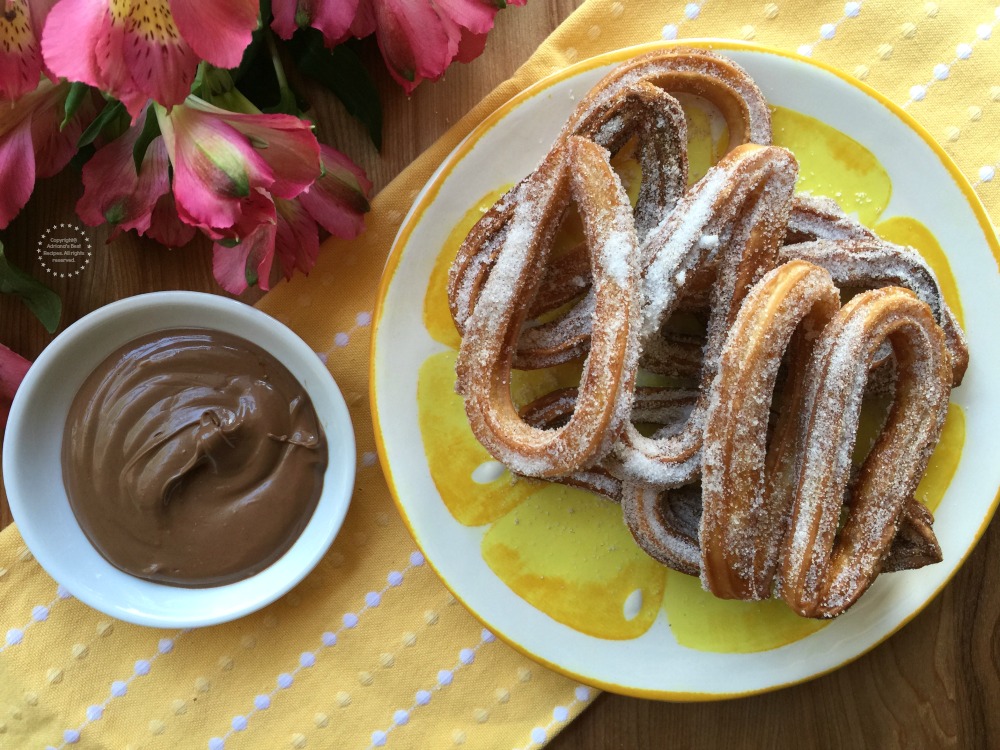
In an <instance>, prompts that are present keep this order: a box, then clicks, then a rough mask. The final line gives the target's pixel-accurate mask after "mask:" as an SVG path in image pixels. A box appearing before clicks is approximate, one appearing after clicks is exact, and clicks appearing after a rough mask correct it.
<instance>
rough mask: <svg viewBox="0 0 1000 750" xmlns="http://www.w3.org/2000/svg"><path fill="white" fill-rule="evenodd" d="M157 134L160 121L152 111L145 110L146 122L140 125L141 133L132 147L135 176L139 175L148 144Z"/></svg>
mask: <svg viewBox="0 0 1000 750" xmlns="http://www.w3.org/2000/svg"><path fill="white" fill-rule="evenodd" d="M159 134H160V121H159V119H158V118H157V117H156V115H155V114H154V113H153V112H152V111H149V110H147V112H146V121H145V122H144V123H143V125H142V132H141V133H139V138H138V139H136V142H135V145H134V146H132V161H134V162H135V172H136V174H138V173H139V168H140V167H141V166H142V160H143V159H145V158H146V150H147V149H148V148H149V144H150V143H152V142H153V139H154V138H156V136H158V135H159Z"/></svg>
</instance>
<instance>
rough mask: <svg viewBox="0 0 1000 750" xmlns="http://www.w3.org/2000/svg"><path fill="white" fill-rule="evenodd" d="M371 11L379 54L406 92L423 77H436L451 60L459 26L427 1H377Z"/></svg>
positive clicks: (458, 35) (438, 76) (459, 36)
mask: <svg viewBox="0 0 1000 750" xmlns="http://www.w3.org/2000/svg"><path fill="white" fill-rule="evenodd" d="M374 12H375V21H376V36H377V39H378V46H379V49H381V50H382V57H384V58H385V62H386V65H388V67H389V73H390V74H391V75H392V77H393V78H395V79H396V81H398V82H399V84H400V85H401V86H402V87H403V88H404V89H405V90H406V93H407V94H409V93H411V92H412V91H413V89H414V88H416V86H417V84H418V83H420V81H421V80H422V79H424V78H428V79H431V80H434V79H437V78H440V77H441V75H442V74H443V73H444V71H445V69H446V68H447V67H448V65H449V64H450V63H451V61H452V60H454V59H455V55H456V54H457V53H458V44H459V41H460V40H461V36H462V35H461V31H460V29H459V26H458V24H456V23H455V22H454V21H452V20H451V18H450V17H448V16H447V15H445V14H444V12H443V11H441V10H439V9H437V8H436V7H435V6H434V5H433V4H432V3H431V2H430V0H380V2H376V3H374Z"/></svg>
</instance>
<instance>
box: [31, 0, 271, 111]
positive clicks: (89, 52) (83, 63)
mask: <svg viewBox="0 0 1000 750" xmlns="http://www.w3.org/2000/svg"><path fill="white" fill-rule="evenodd" d="M257 22H258V4H257V0H114V2H112V0H59V1H58V2H57V3H56V5H55V7H54V8H53V9H52V11H51V13H50V14H49V17H48V21H47V22H46V24H45V30H44V32H43V35H42V52H43V54H44V57H45V63H46V64H47V65H48V66H49V67H50V68H51V70H52V71H53V72H54V73H55V74H56V75H58V76H61V77H64V78H68V79H69V80H71V81H82V82H84V83H87V84H90V85H91V86H96V87H98V88H100V89H103V90H104V91H107V92H109V93H111V94H112V95H113V96H115V97H117V98H118V99H120V100H121V101H122V103H123V104H125V106H126V107H127V108H128V111H129V113H130V114H131V115H132V117H133V119H134V118H136V117H138V116H139V113H140V112H141V111H142V109H143V107H144V106H145V105H146V101H147V100H148V99H153V100H154V101H156V102H159V103H160V104H162V105H164V106H166V107H171V106H173V105H175V104H180V103H181V102H183V101H184V99H185V97H186V96H187V95H188V93H189V92H190V90H191V84H192V82H193V81H194V76H195V73H196V71H197V68H198V61H199V60H207V61H208V62H210V63H211V64H212V65H215V66H217V67H220V68H235V67H236V66H237V65H239V64H240V60H241V59H242V57H243V50H244V49H246V47H247V45H248V44H249V43H250V36H251V34H252V32H253V30H254V29H255V28H256V27H257Z"/></svg>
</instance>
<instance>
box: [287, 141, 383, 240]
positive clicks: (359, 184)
mask: <svg viewBox="0 0 1000 750" xmlns="http://www.w3.org/2000/svg"><path fill="white" fill-rule="evenodd" d="M320 148H321V149H322V154H323V167H324V169H325V172H324V174H323V176H322V177H320V178H319V179H318V180H316V182H315V184H313V186H312V187H310V188H309V189H308V190H307V191H306V192H304V193H302V195H300V196H299V202H300V203H301V204H302V206H303V208H305V209H306V211H308V212H309V214H310V216H312V218H313V219H315V220H316V221H317V222H319V224H320V225H321V226H322V227H323V228H324V229H325V230H326V231H328V232H329V233H330V234H332V235H334V236H336V237H342V238H344V239H349V238H352V237H357V236H358V234H360V233H361V231H362V230H363V229H364V226H365V223H364V214H365V213H366V212H367V211H368V209H369V205H368V195H369V194H370V193H371V187H372V184H371V182H370V181H369V180H368V178H367V177H366V176H365V173H364V172H363V171H362V170H361V168H360V167H359V166H358V165H356V164H355V163H354V162H352V161H351V160H350V159H348V158H347V157H346V156H344V155H343V154H342V153H340V152H339V151H337V150H336V149H333V148H330V147H329V146H326V145H323V146H321V147H320Z"/></svg>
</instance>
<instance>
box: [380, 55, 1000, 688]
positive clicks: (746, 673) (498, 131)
mask: <svg viewBox="0 0 1000 750" xmlns="http://www.w3.org/2000/svg"><path fill="white" fill-rule="evenodd" d="M685 44H691V42H689V41H686V42H685ZM699 44H701V46H711V47H714V48H717V49H720V50H722V51H723V52H724V54H726V55H729V56H731V57H732V58H733V59H734V60H736V62H738V63H739V64H740V65H742V66H743V67H744V68H746V69H747V71H748V72H749V73H750V74H751V75H752V76H753V78H754V79H755V80H756V82H757V83H758V85H759V86H760V88H761V89H762V90H763V92H764V94H765V96H766V97H767V99H768V101H769V102H770V103H771V104H772V105H779V106H782V107H786V108H789V109H792V110H796V111H798V112H800V113H803V114H806V115H809V116H811V117H814V118H816V119H818V120H820V121H822V122H824V123H826V124H828V125H830V126H832V127H834V128H836V129H837V130H839V131H842V132H843V133H844V134H846V135H848V136H850V137H851V138H853V139H855V140H857V141H859V142H860V143H861V144H862V145H864V146H865V147H867V149H869V150H870V151H871V152H872V153H873V154H874V155H875V157H876V158H877V159H878V160H879V161H880V162H881V164H882V165H883V166H884V168H885V170H886V172H888V174H889V176H890V177H891V180H892V186H893V190H892V196H891V201H890V202H889V204H888V205H887V207H886V209H885V212H884V214H883V217H891V216H897V215H908V216H913V217H917V218H919V220H920V221H922V222H923V223H924V224H925V225H926V226H927V227H928V228H929V229H930V230H931V232H933V234H934V235H935V236H936V237H937V239H938V240H939V241H940V243H941V245H942V247H943V249H944V251H945V253H946V254H947V255H948V258H949V260H950V263H951V268H952V271H953V273H954V276H955V280H956V282H957V286H958V289H959V291H960V294H961V298H962V301H963V306H964V312H965V326H966V330H967V333H968V340H969V347H970V350H971V353H972V360H971V365H970V367H969V371H968V374H967V375H966V377H965V382H964V384H963V385H962V387H961V388H959V389H957V390H956V391H955V392H954V393H953V396H952V401H953V403H956V404H958V405H960V406H961V407H962V409H963V410H964V412H965V419H966V441H965V447H964V451H963V453H962V455H961V459H960V461H959V464H958V467H957V470H956V472H955V475H954V478H953V480H952V482H951V484H950V486H949V489H948V491H947V493H946V495H945V497H944V500H943V501H942V503H941V505H940V507H939V509H938V512H937V514H936V522H935V530H936V532H937V534H938V537H939V540H940V543H941V546H942V549H943V552H944V562H943V563H941V564H938V565H933V566H930V567H927V568H924V569H922V570H919V571H913V572H907V573H901V574H893V575H885V576H881V577H880V578H879V579H878V581H877V582H876V584H875V585H874V586H873V587H872V589H871V590H870V591H869V592H868V593H867V594H866V595H865V597H864V598H863V599H862V601H861V602H860V603H859V604H858V605H857V606H855V607H854V608H853V609H852V610H851V611H850V612H848V613H847V614H846V615H844V616H843V617H841V618H838V619H837V620H836V621H834V622H832V623H831V624H829V625H828V626H827V627H825V628H823V629H822V630H819V631H818V632H814V633H812V634H811V635H808V636H807V637H804V638H802V639H800V640H797V641H794V642H792V643H788V644H786V645H783V646H780V647H777V648H772V649H770V650H766V651H761V652H757V653H711V652H707V651H701V650H694V649H691V648H686V647H684V646H682V645H680V644H679V643H678V641H677V639H676V638H675V637H674V634H673V632H672V630H671V628H670V626H669V625H668V618H667V615H666V613H665V612H664V611H662V610H660V611H659V612H658V615H657V619H656V621H655V622H654V623H653V624H652V626H651V627H650V628H649V629H648V630H647V631H646V632H645V633H643V634H642V635H641V636H640V637H637V638H632V639H628V640H609V639H604V638H597V637H593V636H591V635H586V634H584V633H582V632H579V631H578V630H576V629H574V628H571V627H568V626H567V625H564V624H562V623H560V622H558V621H557V620H555V619H553V618H551V617H549V616H548V615H546V614H544V613H543V612H542V611H540V610H539V609H536V608H535V607H533V606H532V605H531V604H529V603H528V602H527V601H525V600H524V599H522V598H521V597H520V596H518V595H517V594H516V593H515V592H514V591H513V590H512V589H511V588H509V587H508V586H507V585H506V584H505V583H504V582H503V581H502V580H501V579H500V578H499V577H498V576H497V575H496V574H495V573H494V572H493V570H492V569H491V568H490V567H489V565H487V563H486V562H485V561H484V559H483V555H482V552H481V544H482V540H483V537H484V534H486V533H487V530H488V529H487V526H478V527H470V526H464V525H462V524H460V523H458V522H457V521H456V520H455V518H453V517H452V515H451V513H450V512H449V511H448V509H447V508H446V507H445V505H444V503H443V502H442V500H441V497H440V495H439V493H438V491H437V489H436V487H435V484H434V481H433V480H432V477H431V474H430V471H429V468H428V461H427V458H426V455H425V452H424V450H422V449H421V446H423V442H422V437H421V428H420V425H419V421H418V405H417V399H416V394H417V381H418V371H419V369H420V366H421V364H422V363H423V362H424V361H425V360H426V359H427V357H429V356H431V355H433V354H435V353H436V352H440V351H442V350H444V349H445V347H444V346H443V345H442V344H440V343H438V342H436V341H434V340H433V339H432V338H431V336H430V335H429V334H428V331H427V329H426V328H425V326H424V322H423V315H422V311H423V304H424V295H425V291H426V289H427V287H428V283H429V279H430V275H431V271H432V268H433V265H434V262H435V259H436V256H437V255H438V252H439V250H440V248H441V247H442V245H443V244H444V243H445V241H446V239H447V237H448V234H449V232H450V231H451V229H452V227H454V226H455V224H456V223H457V222H458V221H459V220H460V219H461V217H462V216H463V215H464V214H465V213H466V212H467V211H468V210H469V209H470V208H471V207H472V206H473V205H474V202H475V201H476V200H477V199H478V198H479V197H480V196H483V195H485V194H487V193H488V192H489V191H491V190H495V189H497V188H499V187H501V186H503V185H505V184H507V185H509V184H512V183H514V182H516V181H517V180H519V179H520V178H521V177H523V176H524V175H526V174H527V173H528V172H530V171H531V170H532V169H533V168H534V167H535V165H536V164H537V162H538V161H539V160H540V158H541V157H542V156H543V155H544V153H545V152H546V151H547V150H548V148H549V146H550V144H551V143H552V141H553V139H554V137H555V136H556V134H557V133H558V131H559V129H560V127H561V126H562V124H563V122H564V121H565V119H566V117H567V116H568V115H569V113H570V111H571V110H572V108H573V107H574V105H575V104H576V100H577V99H579V97H580V96H582V95H583V94H584V93H585V92H586V91H587V90H588V89H589V88H590V87H591V86H592V85H593V84H594V83H596V82H597V81H598V80H599V79H600V78H601V77H602V76H603V75H604V74H606V73H607V72H608V71H609V70H610V69H611V68H612V67H614V65H616V64H618V63H620V62H621V61H623V60H625V59H627V58H629V57H631V56H633V55H635V54H638V53H640V52H642V51H646V50H648V49H652V47H653V46H645V47H641V48H634V49H631V50H621V51H617V52H613V53H609V54H607V55H604V56H602V57H599V58H595V59H592V60H588V61H585V62H583V63H581V64H578V65H576V66H573V67H572V68H569V69H567V70H565V71H562V72H560V73H557V74H555V75H553V76H552V77H549V78H547V79H545V80H543V81H541V82H539V83H538V84H536V85H534V86H532V87H531V88H529V89H528V90H526V91H525V92H523V93H522V94H520V95H519V96H517V97H515V98H514V99H513V100H512V101H511V102H509V103H507V104H505V105H504V106H503V107H501V108H500V109H499V110H498V111H497V112H496V113H494V114H493V115H491V116H490V117H489V118H487V120H486V121H485V122H484V123H482V124H481V125H480V126H479V127H478V128H476V129H475V130H474V131H473V132H472V133H471V134H470V135H469V137H468V138H467V139H466V140H465V141H464V142H463V143H462V144H461V145H460V146H459V147H458V148H456V150H455V151H454V152H453V153H452V154H451V155H450V156H449V157H448V158H447V159H446V160H445V161H444V163H443V164H442V166H441V168H440V169H439V170H438V171H437V172H436V173H435V175H434V176H433V177H432V178H431V180H430V181H429V183H428V185H427V186H426V187H425V188H424V191H423V192H422V193H421V195H420V196H419V197H418V198H417V200H416V202H415V204H414V206H413V208H412V209H411V211H410V213H409V215H408V217H407V219H406V220H405V221H404V223H403V226H402V228H401V230H400V233H399V236H398V237H397V240H396V244H395V246H394V247H393V250H392V254H391V256H390V258H389V262H388V264H387V268H386V273H385V276H384V277H383V281H382V287H381V290H380V296H379V305H378V315H377V329H376V335H375V339H374V341H373V345H372V388H373V393H372V406H373V414H374V420H375V428H376V433H377V435H378V436H379V451H380V456H381V459H382V465H383V467H384V468H385V471H386V475H387V477H388V479H389V485H390V487H391V488H392V491H393V493H394V496H395V498H396V500H397V503H398V505H399V508H400V510H401V512H402V513H403V516H404V518H405V519H406V521H407V523H408V525H409V527H410V529H411V531H412V533H413V535H414V537H415V538H416V541H417V543H418V544H419V545H420V547H421V548H422V549H423V551H424V553H425V554H426V557H427V559H428V560H429V561H430V562H431V564H432V565H433V566H434V568H435V569H436V570H437V572H438V574H439V575H440V576H441V578H442V579H443V581H444V583H445V584H446V585H447V586H448V587H449V588H450V589H451V590H452V591H453V592H454V594H455V595H456V596H457V597H458V598H459V599H460V600H461V601H462V602H463V603H464V604H465V605H466V606H467V607H468V608H469V609H470V610H471V611H472V613H473V614H474V615H475V616H476V617H478V618H479V619H481V620H482V621H483V622H484V623H485V624H487V625H488V626H489V627H490V628H491V629H493V630H494V631H495V632H496V633H497V634H498V635H500V636H501V637H502V638H503V639H504V640H506V641H507V642H508V643H510V644H512V645H513V646H515V647H516V648H518V649H520V650H522V651H523V652H525V653H527V654H528V655H531V656H533V657H535V658H536V659H538V660H540V661H542V662H544V663H546V664H548V665H550V666H552V667H554V668H556V669H558V670H560V671H562V672H564V673H566V674H569V675H572V676H573V677H575V678H577V679H580V680H582V681H584V682H587V683H590V684H594V685H598V686H601V687H605V688H607V689H610V690H613V691H616V692H621V693H627V694H632V695H638V696H645V697H657V698H664V699H677V700H685V699H710V698H723V697H735V696H739V695H746V694H749V693H753V692H759V691H764V690H769V689H774V688H776V687H780V686H784V685H789V684H793V683H796V682H800V681H802V680H806V679H809V678H811V677H815V676H817V675H820V674H823V673H825V672H828V671H830V670H833V669H835V668H837V667H839V666H841V665H843V664H845V663H847V662H849V661H850V660H852V659H854V658H856V657H858V656H859V655H861V654H862V653H864V652H866V651H867V650H869V649H871V648H872V647H874V646H875V645H877V644H878V643H880V642H881V641H882V640H884V639H885V638H887V637H888V636H889V635H891V634H892V633H893V632H895V631H896V630H897V629H899V628H900V627H901V626H902V625H903V624H905V623H906V622H907V621H908V620H909V619H911V618H912V617H913V616H914V615H915V614H916V613H917V612H919V611H920V610H921V609H922V608H923V607H924V606H925V605H926V604H927V603H928V602H929V601H930V600H931V599H932V598H933V597H934V596H935V594H937V593H938V592H939V591H940V590H941V588H942V587H943V586H944V585H945V583H946V582H947V581H948V579H949V578H950V577H951V576H952V575H953V574H954V573H955V571H956V570H957V569H958V567H959V566H960V565H961V563H962V561H963V560H964V559H965V557H966V556H967V555H968V553H969V552H970V550H971V549H972V547H973V546H974V545H975V543H976V541H977V540H978V538H979V537H980V536H981V534H982V532H983V531H984V530H985V527H986V524H987V523H988V522H989V520H990V518H991V516H992V514H993V511H994V509H995V506H996V501H997V489H998V486H1000V462H997V461H996V457H995V434H996V425H997V424H998V423H1000V390H998V389H997V388H996V387H995V385H994V377H995V373H996V372H997V371H998V368H1000V350H998V349H997V348H996V347H995V346H993V341H992V340H991V337H992V336H993V333H992V331H993V330H994V329H995V325H996V321H997V320H998V319H1000V303H998V300H1000V275H998V271H997V263H998V260H997V259H998V258H1000V247H998V245H997V241H996V237H995V236H994V235H993V234H992V231H991V230H990V229H989V227H990V225H989V221H988V219H987V218H986V214H985V212H984V211H983V209H982V207H981V205H980V204H979V202H978V200H977V199H976V197H975V194H974V192H973V191H972V189H971V188H970V187H969V185H968V183H967V182H966V181H965V180H964V179H963V178H962V176H961V175H960V173H959V172H958V170H957V168H956V167H955V166H954V165H953V164H952V163H951V162H950V160H949V159H948V158H947V156H946V155H945V154H944V152H943V151H942V150H941V148H940V147H938V146H937V145H936V144H934V142H933V141H932V139H931V138H930V136H929V135H928V134H927V133H926V132H925V131H924V130H923V129H922V128H920V126H918V125H917V124H916V123H915V122H914V121H913V120H912V119H911V118H910V117H909V116H907V115H906V114H905V113H903V112H902V111H901V110H900V109H899V108H898V107H896V106H895V105H892V104H891V103H890V102H888V101H887V100H886V99H884V98H883V97H881V96H879V95H878V94H876V93H875V92H874V91H872V90H870V89H868V88H867V87H865V86H863V85H862V84H859V83H858V82H856V81H855V80H854V79H852V78H848V77H847V76H844V75H842V74H840V73H837V72H836V71H834V70H832V69H829V68H825V67H823V66H821V65H818V64H816V63H815V62H813V61H811V60H807V59H805V58H800V57H797V56H795V55H792V54H789V53H786V52H780V51H776V50H769V49H764V48H761V47H757V46H754V45H747V44H740V43H735V42H708V41H706V42H701V43H699ZM718 627H726V623H723V622H720V623H718Z"/></svg>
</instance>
